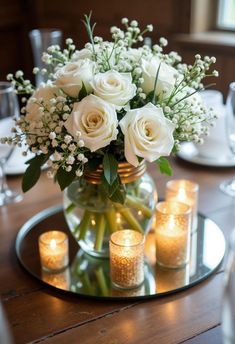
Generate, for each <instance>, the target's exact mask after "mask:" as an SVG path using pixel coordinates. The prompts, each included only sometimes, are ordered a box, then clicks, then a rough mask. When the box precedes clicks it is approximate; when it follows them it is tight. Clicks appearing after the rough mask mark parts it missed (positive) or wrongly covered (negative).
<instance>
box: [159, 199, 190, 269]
mask: <svg viewBox="0 0 235 344" xmlns="http://www.w3.org/2000/svg"><path fill="white" fill-rule="evenodd" d="M190 227H191V208H190V207H189V206H188V205H187V204H185V203H180V202H171V201H168V202H160V203H158V204H157V206H156V258H157V263H158V264H159V265H161V266H165V267H168V268H179V267H183V266H185V265H186V264H187V263H188V261H189V250H190Z"/></svg>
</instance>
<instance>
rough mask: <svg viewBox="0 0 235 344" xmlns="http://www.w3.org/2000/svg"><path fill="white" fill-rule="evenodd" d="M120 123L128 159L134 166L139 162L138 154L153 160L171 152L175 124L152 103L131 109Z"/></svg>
mask: <svg viewBox="0 0 235 344" xmlns="http://www.w3.org/2000/svg"><path fill="white" fill-rule="evenodd" d="M119 125H120V127H121V130H122V132H123V134H124V148H125V157H126V160H127V161H128V162H129V163H130V164H132V165H133V166H138V164H139V162H138V159H137V156H138V157H141V158H144V159H146V160H147V161H150V162H152V161H154V160H157V159H158V158H160V157H161V156H163V155H164V156H166V155H169V154H170V153H171V150H172V148H173V145H174V138H173V132H174V129H175V126H174V124H173V123H172V122H171V121H170V120H168V119H167V118H165V116H164V114H163V111H162V109H161V108H157V107H156V106H154V105H153V104H152V103H148V104H147V105H145V106H144V107H142V108H138V109H133V110H129V111H128V112H127V113H126V115H125V116H124V117H123V118H122V120H121V121H120V122H119Z"/></svg>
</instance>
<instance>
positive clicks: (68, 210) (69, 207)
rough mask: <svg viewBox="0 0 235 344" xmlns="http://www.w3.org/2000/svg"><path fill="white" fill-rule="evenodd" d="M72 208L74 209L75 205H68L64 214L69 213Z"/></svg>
mask: <svg viewBox="0 0 235 344" xmlns="http://www.w3.org/2000/svg"><path fill="white" fill-rule="evenodd" d="M74 208H76V204H75V203H70V205H69V206H68V207H67V208H66V209H65V212H66V214H69V213H71V212H72V211H73V209H74Z"/></svg>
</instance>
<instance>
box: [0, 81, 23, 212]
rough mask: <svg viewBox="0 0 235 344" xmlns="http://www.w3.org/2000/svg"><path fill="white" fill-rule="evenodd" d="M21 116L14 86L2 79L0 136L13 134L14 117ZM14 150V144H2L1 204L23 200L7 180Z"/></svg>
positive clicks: (0, 149)
mask: <svg viewBox="0 0 235 344" xmlns="http://www.w3.org/2000/svg"><path fill="white" fill-rule="evenodd" d="M17 116H19V105H18V100H17V96H16V94H15V91H14V88H13V86H12V85H11V84H10V83H9V82H4V81H0V137H5V136H11V135H12V134H11V128H12V127H13V126H14V124H15V122H14V120H13V118H14V117H17ZM13 150H14V146H12V145H3V144H0V206H3V205H5V204H9V203H15V202H19V201H21V200H22V195H21V194H19V193H18V192H16V191H13V190H11V189H10V188H9V186H8V185H7V181H6V174H5V165H6V163H7V161H8V160H9V158H10V157H11V155H12V153H13Z"/></svg>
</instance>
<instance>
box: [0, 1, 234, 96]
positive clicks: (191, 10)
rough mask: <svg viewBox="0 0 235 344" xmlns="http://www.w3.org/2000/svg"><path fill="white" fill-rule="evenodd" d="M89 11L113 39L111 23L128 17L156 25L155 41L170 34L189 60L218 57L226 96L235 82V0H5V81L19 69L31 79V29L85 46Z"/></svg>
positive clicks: (1, 6) (1, 41)
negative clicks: (44, 30)
mask: <svg viewBox="0 0 235 344" xmlns="http://www.w3.org/2000/svg"><path fill="white" fill-rule="evenodd" d="M90 10H92V12H93V21H94V22H97V26H96V31H95V32H96V34H97V35H100V36H103V37H104V38H106V39H109V38H110V34H109V28H110V26H112V25H119V23H120V20H121V18H123V17H127V18H129V19H136V20H138V21H139V23H140V25H141V26H144V25H146V24H153V25H154V32H153V33H152V34H151V38H152V42H153V43H155V42H156V41H157V40H158V39H159V38H160V37H162V36H163V37H166V38H167V39H168V41H169V46H168V47H167V51H168V50H177V51H178V52H179V53H180V54H181V55H182V56H183V58H184V60H185V62H187V63H190V62H191V61H192V60H193V57H194V55H195V54H196V53H200V54H201V55H210V56H211V55H214V56H216V58H217V64H216V69H217V70H218V71H219V72H220V78H217V79H216V80H214V81H215V82H216V89H218V90H220V91H222V92H223V94H224V96H225V95H226V94H227V87H228V84H229V83H230V82H231V81H233V80H235V0H145V1H143V0H129V1H126V0H118V1H110V0H109V1H108V0H100V1H97V0H84V1H82V0H66V1H64V0H50V1H48V0H11V1H9V0H0V46H1V54H0V66H1V68H0V79H1V80H4V79H5V78H6V75H7V74H8V73H10V72H15V71H16V70H18V69H22V70H24V71H25V74H26V77H28V78H32V75H31V70H32V67H33V56H32V49H31V46H30V41H29V36H28V34H29V32H30V31H31V30H32V29H35V28H56V29H60V30H62V32H63V37H64V38H67V37H71V38H73V39H74V41H75V43H76V45H77V46H78V48H82V46H83V44H84V43H85V42H86V41H87V35H86V31H85V28H84V25H83V23H82V21H81V19H82V18H83V15H84V14H88V13H89V12H90ZM210 82H211V80H210ZM212 82H213V81H212Z"/></svg>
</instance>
